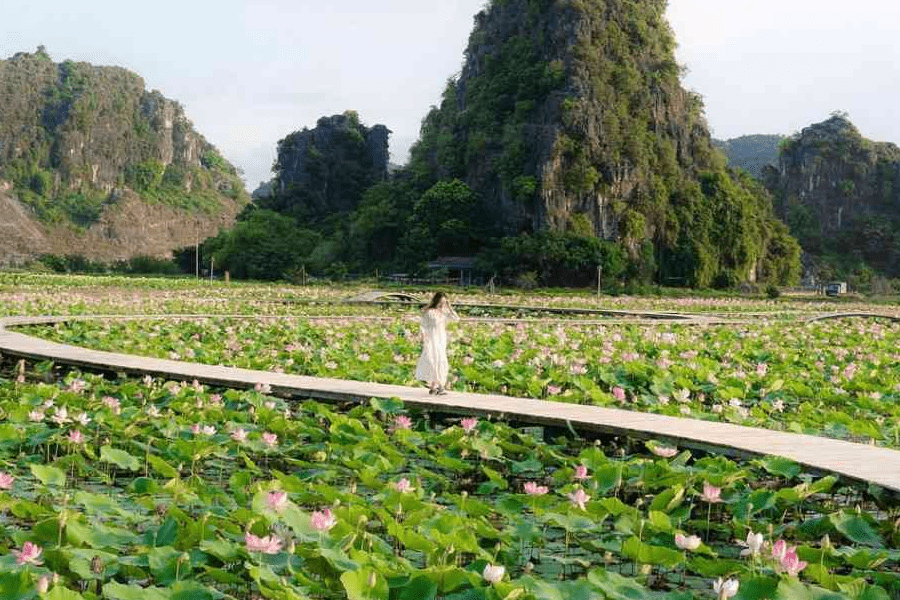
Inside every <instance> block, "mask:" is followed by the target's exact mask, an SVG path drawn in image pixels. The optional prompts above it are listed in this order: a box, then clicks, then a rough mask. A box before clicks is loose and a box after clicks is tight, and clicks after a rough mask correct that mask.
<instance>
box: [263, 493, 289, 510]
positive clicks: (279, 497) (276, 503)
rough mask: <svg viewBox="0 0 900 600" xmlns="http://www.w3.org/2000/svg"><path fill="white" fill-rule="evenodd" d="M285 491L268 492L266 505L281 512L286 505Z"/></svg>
mask: <svg viewBox="0 0 900 600" xmlns="http://www.w3.org/2000/svg"><path fill="white" fill-rule="evenodd" d="M287 502H288V496H287V492H269V493H268V495H266V505H267V506H268V507H269V508H271V509H272V510H274V511H275V512H281V511H283V510H284V507H285V506H287Z"/></svg>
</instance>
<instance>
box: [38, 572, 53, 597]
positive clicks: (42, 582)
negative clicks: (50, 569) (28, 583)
mask: <svg viewBox="0 0 900 600" xmlns="http://www.w3.org/2000/svg"><path fill="white" fill-rule="evenodd" d="M36 585H37V592H38V594H46V593H47V590H49V589H50V576H49V575H44V576H43V577H41V578H40V579H38V582H37V584H36Z"/></svg>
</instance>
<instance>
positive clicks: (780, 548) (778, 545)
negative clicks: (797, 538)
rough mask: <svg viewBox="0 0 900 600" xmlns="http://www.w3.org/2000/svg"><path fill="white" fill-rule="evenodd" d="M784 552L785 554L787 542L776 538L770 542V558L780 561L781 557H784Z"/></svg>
mask: <svg viewBox="0 0 900 600" xmlns="http://www.w3.org/2000/svg"><path fill="white" fill-rule="evenodd" d="M785 554H787V542H785V541H784V540H778V541H777V542H775V543H774V544H772V558H774V559H775V560H777V561H778V562H781V559H783V558H784V556H785Z"/></svg>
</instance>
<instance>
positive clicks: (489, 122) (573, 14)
mask: <svg viewBox="0 0 900 600" xmlns="http://www.w3.org/2000/svg"><path fill="white" fill-rule="evenodd" d="M665 4H666V3H665V2H663V1H651V2H634V1H631V0H605V1H597V0H591V1H582V0H503V1H499V0H497V1H494V2H492V3H491V4H490V5H489V6H488V7H487V8H486V9H485V10H484V11H483V12H482V13H480V14H479V15H478V16H477V17H476V25H475V30H474V31H473V33H472V35H471V37H470V41H469V47H468V49H467V50H466V58H465V64H464V67H463V70H462V73H461V75H460V76H459V78H458V79H456V80H452V81H450V82H449V83H448V85H447V88H446V90H445V92H444V96H443V99H442V102H441V104H440V106H439V107H435V108H434V109H433V110H432V111H431V113H429V115H428V116H427V117H426V119H425V120H424V122H423V127H422V136H421V140H420V141H419V143H418V145H417V146H416V147H415V148H414V149H413V152H412V162H411V166H410V170H411V171H412V173H413V176H414V178H415V180H416V181H419V182H423V183H420V185H422V186H427V185H430V184H432V183H433V182H435V181H440V180H444V179H447V178H453V177H455V178H459V179H461V180H463V181H464V182H466V183H467V184H468V185H469V186H470V187H471V188H472V190H473V191H474V192H475V194H476V196H477V197H478V198H479V199H480V201H481V202H482V203H483V204H484V205H485V206H486V208H487V210H489V211H490V212H492V213H493V214H494V215H495V220H496V222H497V223H498V227H497V228H496V229H497V230H498V233H500V234H501V235H502V236H517V237H521V238H522V239H521V240H520V241H521V242H522V243H527V241H526V240H525V239H524V237H522V236H546V235H547V233H548V232H557V234H559V235H564V236H569V237H573V238H591V237H597V238H600V239H601V240H605V241H607V242H611V243H614V244H615V245H616V246H617V248H618V250H619V251H620V252H621V253H622V254H623V256H624V257H625V260H626V261H627V262H628V263H629V268H627V269H623V271H622V272H623V273H627V276H628V277H629V278H634V277H639V278H640V277H643V278H646V279H654V280H656V281H657V282H660V283H681V284H687V285H693V286H708V285H715V284H730V283H735V282H740V281H744V280H753V279H757V278H760V279H768V280H770V281H772V282H777V283H787V282H789V281H792V280H794V279H796V277H797V275H798V272H799V260H798V259H799V251H798V248H797V246H796V243H794V242H793V241H792V240H791V239H790V237H789V235H788V234H787V231H786V229H785V228H784V227H783V226H782V225H781V224H780V223H779V222H778V221H777V220H776V219H775V218H774V215H773V213H772V209H771V200H770V198H769V197H768V194H767V193H766V191H765V190H764V189H763V188H762V186H760V185H758V184H757V183H755V182H754V181H753V180H751V179H750V178H748V177H745V176H739V175H736V174H735V173H733V172H730V171H728V170H727V169H726V168H725V167H724V160H723V158H722V156H721V155H720V154H719V153H718V152H716V151H715V150H714V149H713V147H712V145H711V141H710V137H709V133H708V130H707V127H706V124H705V121H704V118H703V114H702V103H701V100H700V98H699V97H698V96H697V95H695V94H692V93H689V92H686V91H685V90H684V89H682V88H681V86H680V84H679V79H678V77H679V68H678V65H677V63H676V62H675V58H674V47H675V41H674V37H673V35H672V32H671V30H670V28H669V26H668V24H667V23H666V21H665V19H664V16H663V12H664V9H665ZM503 243H505V244H506V246H507V247H508V246H509V245H510V244H512V242H501V244H503ZM489 246H490V245H489ZM601 254H603V253H601ZM491 255H492V256H493V255H494V253H493V252H492V253H491ZM606 255H607V256H608V255H611V253H610V252H606ZM598 259H599V260H598ZM590 260H591V261H595V262H594V266H596V264H598V263H599V262H602V260H603V256H597V255H596V254H594V255H592V257H591V259H590ZM538 275H539V276H540V275H541V274H540V273H539V274H538ZM541 279H542V280H543V279H545V278H544V277H541ZM545 282H546V281H545Z"/></svg>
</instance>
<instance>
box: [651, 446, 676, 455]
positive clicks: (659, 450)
mask: <svg viewBox="0 0 900 600" xmlns="http://www.w3.org/2000/svg"><path fill="white" fill-rule="evenodd" d="M650 452H652V453H653V454H655V455H656V456H661V457H662V458H672V457H673V456H675V455H676V454H678V448H673V447H672V446H659V445H653V446H650Z"/></svg>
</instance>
